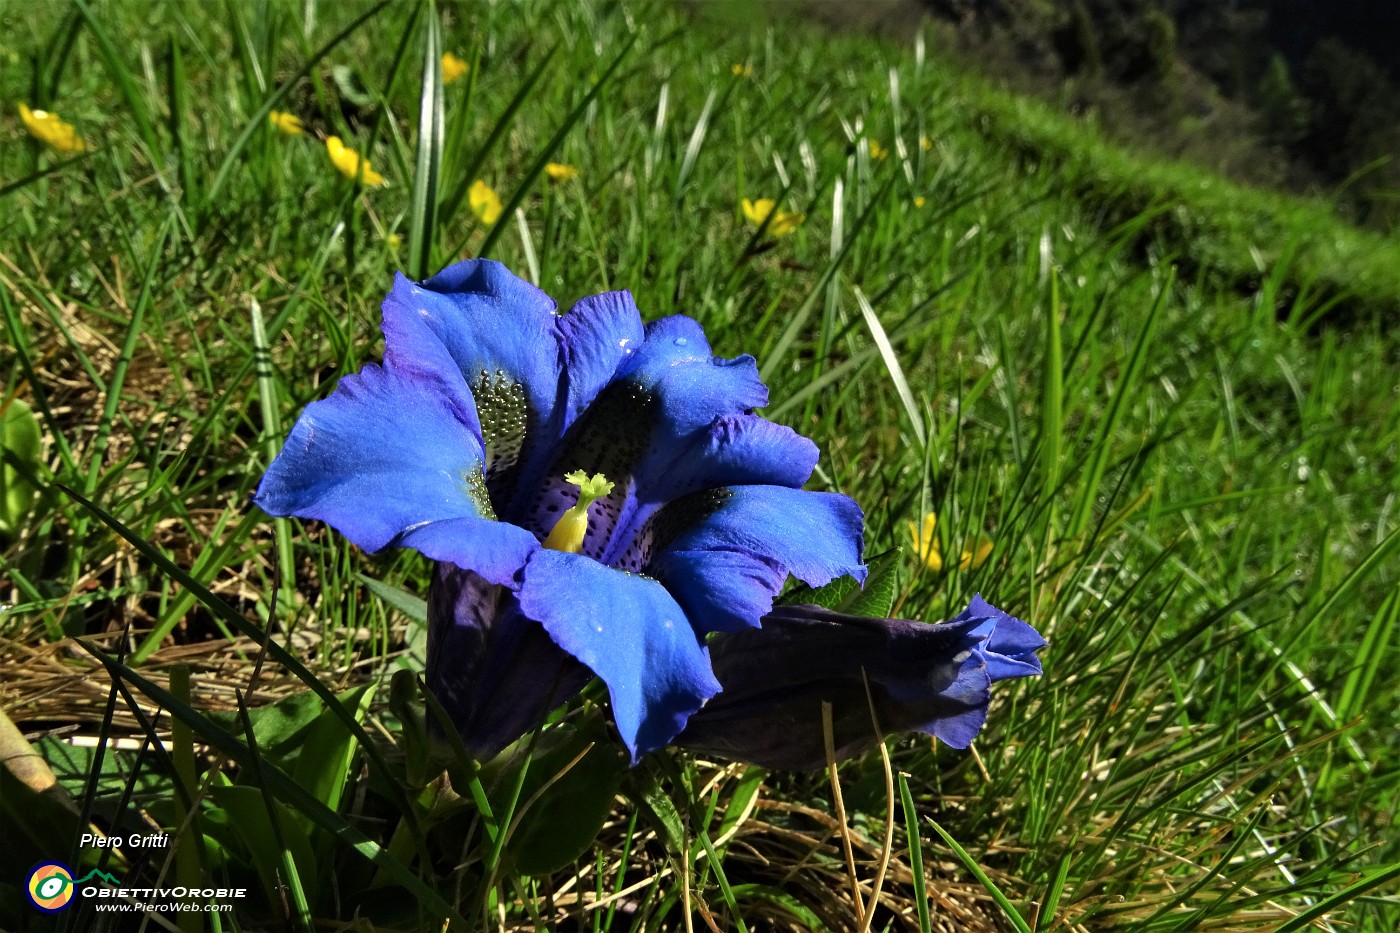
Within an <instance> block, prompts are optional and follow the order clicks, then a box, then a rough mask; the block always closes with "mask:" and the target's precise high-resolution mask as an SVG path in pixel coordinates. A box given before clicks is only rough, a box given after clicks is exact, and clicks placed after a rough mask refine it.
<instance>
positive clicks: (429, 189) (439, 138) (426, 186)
mask: <svg viewBox="0 0 1400 933" xmlns="http://www.w3.org/2000/svg"><path fill="white" fill-rule="evenodd" d="M426 2H427V6H428V9H427V16H426V17H425V18H424V30H423V31H424V36H423V90H422V93H421V95H420V96H419V101H418V151H417V156H416V158H415V160H414V171H413V197H412V207H411V208H410V213H409V221H408V276H409V278H412V279H426V278H427V277H428V276H430V275H432V273H433V272H435V271H436V268H435V266H434V263H433V244H434V243H436V242H437V215H438V189H439V187H440V185H441V183H442V144H443V123H442V91H443V87H442V27H441V25H440V24H439V22H438V15H437V4H436V3H435V2H434V0H426Z"/></svg>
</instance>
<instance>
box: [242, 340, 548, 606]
mask: <svg viewBox="0 0 1400 933" xmlns="http://www.w3.org/2000/svg"><path fill="white" fill-rule="evenodd" d="M481 462H482V445H481V438H480V436H479V435H478V433H477V428H476V424H475V413H474V411H473V409H472V406H471V398H470V395H469V394H467V393H466V392H465V389H464V387H462V386H461V385H457V386H452V385H450V384H444V382H442V381H439V380H437V379H435V378H432V377H429V376H424V375H411V374H405V373H397V372H394V371H392V370H387V369H382V368H380V367H378V366H375V365H372V364H371V365H369V366H366V367H365V369H364V370H363V371H362V372H360V373H358V374H357V375H352V376H346V377H344V378H343V379H341V380H340V384H339V386H338V387H337V388H336V391H335V393H334V394H332V395H331V396H330V398H327V399H325V400H323V401H319V402H313V403H312V404H310V405H308V406H307V407H306V410H305V411H303V412H302V415H301V417H300V418H299V419H297V423H296V425H295V426H293V428H292V430H291V433H290V434H289V435H288V437H287V443H286V445H285V446H284V447H283V448H282V452H281V453H280V454H278V456H277V459H276V460H274V461H273V463H272V465H271V466H270V467H269V468H268V470H267V473H266V475H264V476H263V479H262V483H261V484H260V485H259V486H258V491H257V493H256V494H255V495H254V497H253V499H254V501H255V502H256V503H257V504H258V505H259V506H260V507H261V508H262V509H263V511H265V512H267V513H269V514H271V515H297V516H300V517H302V518H313V519H319V520H320V521H324V522H326V523H327V524H329V525H332V526H333V527H335V528H336V529H337V530H339V531H340V532H341V533H342V534H344V535H345V536H346V537H347V538H349V539H350V540H351V541H353V542H354V543H355V544H357V545H359V546H360V547H361V548H363V549H365V550H366V551H377V550H379V549H380V548H383V547H386V546H388V545H391V544H401V543H403V538H404V536H405V535H406V534H408V533H410V532H412V531H414V530H415V529H418V528H419V527H420V526H427V527H431V526H430V524H429V523H435V522H445V521H449V520H450V521H452V522H454V527H456V528H459V529H460V530H461V531H462V532H463V534H462V539H463V540H462V541H461V542H459V543H458V544H457V545H455V546H454V548H453V549H452V550H453V551H454V553H452V554H451V555H450V556H449V555H446V554H440V553H434V552H433V551H432V550H425V551H424V553H427V554H428V556H430V557H438V556H441V557H443V559H451V560H455V561H457V562H459V563H462V564H464V565H466V566H472V567H473V568H474V569H477V570H479V571H480V572H481V573H483V575H487V576H490V577H491V578H492V579H493V582H498V583H499V582H506V581H508V580H509V579H511V577H512V576H513V575H514V573H515V570H517V569H518V568H519V567H520V566H521V565H522V564H523V563H524V561H525V558H526V557H527V556H528V554H529V552H530V550H532V549H533V548H534V547H535V544H534V539H533V538H532V537H530V535H529V534H528V533H527V532H523V531H522V530H521V529H518V528H512V527H511V526H509V525H506V524H503V523H501V522H497V521H492V520H491V519H492V518H494V516H493V515H492V513H491V504H490V502H489V500H488V499H487V497H486V494H485V489H484V486H483V485H482V476H481ZM413 546H417V545H416V544H415V545H413Z"/></svg>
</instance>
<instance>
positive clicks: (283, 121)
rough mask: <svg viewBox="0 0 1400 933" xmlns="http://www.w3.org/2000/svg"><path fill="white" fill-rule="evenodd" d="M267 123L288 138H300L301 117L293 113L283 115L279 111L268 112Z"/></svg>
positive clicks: (301, 129)
mask: <svg viewBox="0 0 1400 933" xmlns="http://www.w3.org/2000/svg"><path fill="white" fill-rule="evenodd" d="M267 122H268V123H271V124H272V125H273V126H275V127H277V129H279V130H281V131H282V132H284V133H286V134H287V135H288V136H300V135H301V134H302V131H303V127H302V125H301V117H299V116H297V115H296V114H294V113H283V112H282V111H281V110H269V111H268V113H267Z"/></svg>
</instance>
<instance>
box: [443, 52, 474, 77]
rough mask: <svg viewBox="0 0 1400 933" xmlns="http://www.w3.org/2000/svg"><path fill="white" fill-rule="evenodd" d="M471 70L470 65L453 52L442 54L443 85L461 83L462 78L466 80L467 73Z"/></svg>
mask: <svg viewBox="0 0 1400 933" xmlns="http://www.w3.org/2000/svg"><path fill="white" fill-rule="evenodd" d="M470 70H471V66H470V65H468V64H467V63H466V62H465V61H463V60H462V59H461V58H459V57H457V56H456V55H454V54H452V53H451V52H443V53H442V83H443V84H451V83H452V82H453V81H459V80H461V79H462V78H465V77H466V76H467V72H468V71H470Z"/></svg>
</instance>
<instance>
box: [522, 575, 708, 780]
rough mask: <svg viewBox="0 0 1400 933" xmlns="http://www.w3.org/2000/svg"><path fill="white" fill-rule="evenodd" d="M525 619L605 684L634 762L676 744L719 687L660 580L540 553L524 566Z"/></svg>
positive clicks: (700, 647)
mask: <svg viewBox="0 0 1400 933" xmlns="http://www.w3.org/2000/svg"><path fill="white" fill-rule="evenodd" d="M519 598H520V606H521V609H522V611H524V613H525V615H526V616H528V617H529V618H531V619H535V620H536V621H538V622H540V623H541V624H542V625H544V627H545V630H546V631H548V632H549V636H550V637H551V638H552V639H554V641H555V643H556V644H558V645H559V647H561V648H563V649H564V650H565V651H567V652H568V653H569V654H571V655H573V656H574V657H575V658H578V659H579V660H580V661H582V662H583V663H584V664H586V665H588V667H589V668H591V669H592V670H593V672H594V673H595V674H597V675H598V676H599V677H600V678H602V680H603V682H604V683H605V684H607V686H608V691H609V693H610V694H611V696H612V709H613V717H614V721H615V722H616V723H617V730H618V732H619V733H620V734H621V736H622V740H623V742H625V743H626V745H627V748H628V750H629V751H630V752H631V753H632V760H633V761H634V762H635V761H636V760H637V759H639V758H640V757H641V756H642V755H644V754H646V753H647V752H649V751H651V750H652V749H655V748H659V747H661V746H662V745H665V744H666V743H667V742H669V741H671V739H672V738H674V737H675V735H676V733H678V732H680V730H681V729H682V728H683V727H684V726H685V722H686V720H687V719H688V718H689V717H690V715H691V714H692V713H694V712H695V711H696V710H698V709H699V708H700V707H701V706H703V705H704V703H705V701H706V700H708V699H709V698H710V697H712V696H714V694H715V693H716V692H718V690H719V682H718V681H716V680H715V677H714V673H713V672H712V671H711V670H710V659H709V654H708V652H707V651H706V650H705V646H704V645H703V644H702V643H701V642H700V639H699V638H698V637H697V636H696V634H695V630H694V629H693V628H691V625H690V622H689V621H688V620H687V619H686V617H685V613H684V612H682V611H681V607H680V606H678V605H676V601H675V600H674V599H672V598H671V596H670V594H669V593H667V592H666V590H665V589H664V588H663V587H662V586H661V584H659V583H657V582H656V581H655V580H648V579H646V578H645V577H639V576H636V575H634V574H628V573H623V572H622V571H620V570H613V569H612V568H610V567H604V566H603V565H602V564H599V563H598V562H597V561H594V560H591V559H589V558H587V557H582V556H580V555H578V554H566V553H562V552H559V551H547V550H541V551H539V552H537V553H536V554H535V555H534V556H533V557H532V558H531V559H530V562H529V563H528V564H526V566H525V582H524V585H523V586H522V587H521V589H520V597H519Z"/></svg>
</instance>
